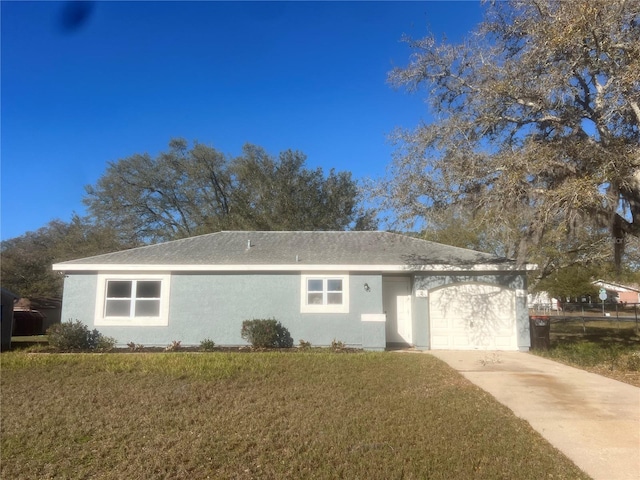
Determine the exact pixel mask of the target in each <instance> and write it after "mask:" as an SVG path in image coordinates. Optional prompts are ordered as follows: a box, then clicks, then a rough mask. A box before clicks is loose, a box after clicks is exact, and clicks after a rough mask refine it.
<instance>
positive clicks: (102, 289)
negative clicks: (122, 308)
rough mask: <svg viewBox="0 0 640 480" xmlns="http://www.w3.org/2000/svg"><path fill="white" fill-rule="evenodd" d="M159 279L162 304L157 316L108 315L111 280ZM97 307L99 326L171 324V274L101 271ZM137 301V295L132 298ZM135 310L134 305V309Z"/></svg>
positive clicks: (96, 318)
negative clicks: (108, 291) (108, 293)
mask: <svg viewBox="0 0 640 480" xmlns="http://www.w3.org/2000/svg"><path fill="white" fill-rule="evenodd" d="M118 280H122V281H131V282H135V283H137V282H140V281H159V282H160V299H159V301H160V306H159V314H158V315H157V316H133V314H130V315H128V316H112V317H108V316H107V315H106V302H107V284H108V282H109V281H118ZM96 288H97V289H96V307H95V315H94V325H95V326H97V327H107V326H109V327H111V326H118V327H124V326H130V327H150V326H167V325H169V294H170V288H171V275H169V274H166V273H165V274H155V273H154V274H149V273H137V274H131V273H99V274H98V285H97V287H96ZM133 301H135V297H134V299H133V300H132V303H133ZM131 311H132V312H133V307H132V310H131Z"/></svg>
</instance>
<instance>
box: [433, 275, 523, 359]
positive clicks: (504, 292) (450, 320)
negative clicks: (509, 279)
mask: <svg viewBox="0 0 640 480" xmlns="http://www.w3.org/2000/svg"><path fill="white" fill-rule="evenodd" d="M429 322H430V329H431V348H433V349H459V350H467V349H504V350H515V349H516V329H515V296H514V292H513V291H512V290H509V289H506V288H502V287H498V286H495V285H482V284H458V285H452V286H449V287H445V288H442V289H440V290H435V291H434V292H432V293H430V295H429Z"/></svg>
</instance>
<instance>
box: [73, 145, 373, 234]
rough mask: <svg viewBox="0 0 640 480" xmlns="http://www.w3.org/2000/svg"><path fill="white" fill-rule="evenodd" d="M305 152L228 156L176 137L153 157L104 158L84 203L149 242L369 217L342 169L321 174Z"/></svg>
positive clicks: (336, 225) (336, 226)
mask: <svg viewBox="0 0 640 480" xmlns="http://www.w3.org/2000/svg"><path fill="white" fill-rule="evenodd" d="M305 163H306V156H305V155H304V154H303V153H301V152H297V151H292V150H287V151H285V152H282V153H281V154H280V155H279V157H278V158H274V157H272V156H271V155H269V154H268V153H267V152H266V151H265V150H264V149H262V148H261V147H258V146H255V145H250V144H247V145H245V146H244V147H243V150H242V154H241V155H240V156H238V157H236V158H230V157H228V156H226V155H224V154H222V153H221V152H219V151H217V150H216V149H214V148H213V147H209V146H206V145H203V144H200V143H195V144H194V145H193V146H192V147H191V148H189V146H188V144H187V142H186V141H185V140H183V139H175V140H172V141H171V142H170V144H169V150H168V151H167V152H163V153H161V154H159V155H158V156H157V157H155V158H153V157H151V156H150V155H148V154H136V155H133V156H131V157H128V158H124V159H121V160H118V161H117V162H113V163H110V164H109V165H108V167H107V170H106V172H105V173H104V175H103V176H102V177H100V179H99V180H98V182H97V183H96V185H93V186H87V187H86V191H87V195H86V196H85V199H84V203H85V204H86V205H87V207H88V211H89V213H90V215H91V216H92V218H94V219H95V220H96V221H97V222H98V223H100V224H104V225H109V226H111V227H113V228H114V229H115V230H117V231H118V232H119V233H120V234H121V235H122V236H123V237H124V238H126V239H127V240H128V241H134V242H141V243H149V242H156V241H166V240H172V239H176V238H182V237H189V236H193V235H199V234H203V233H210V232H216V231H220V230H343V229H346V228H348V227H349V226H350V225H357V226H362V225H363V222H362V219H363V218H369V217H368V216H367V212H364V211H362V209H360V208H359V204H358V189H357V184H356V182H355V181H354V180H353V179H352V178H351V174H350V173H349V172H339V173H336V172H335V171H334V170H331V171H330V172H329V174H328V176H325V175H324V172H323V170H322V169H321V168H317V169H315V170H311V169H308V168H306V167H305Z"/></svg>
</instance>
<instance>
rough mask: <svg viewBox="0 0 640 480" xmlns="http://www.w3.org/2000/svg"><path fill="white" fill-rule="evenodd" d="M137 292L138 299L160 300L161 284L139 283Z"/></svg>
mask: <svg viewBox="0 0 640 480" xmlns="http://www.w3.org/2000/svg"><path fill="white" fill-rule="evenodd" d="M136 290H137V291H136V298H160V282H158V281H151V280H146V281H139V282H138V287H137V289H136Z"/></svg>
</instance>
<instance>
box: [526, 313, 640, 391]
mask: <svg viewBox="0 0 640 480" xmlns="http://www.w3.org/2000/svg"><path fill="white" fill-rule="evenodd" d="M635 327H636V326H635V322H616V321H615V320H611V321H589V322H586V323H584V324H583V323H582V321H581V320H575V321H562V322H557V323H555V322H554V323H552V324H551V348H550V349H549V351H539V350H533V351H532V352H534V353H537V354H538V355H541V356H544V357H547V358H551V359H553V360H557V361H560V362H563V363H566V364H569V365H573V366H576V367H578V368H582V369H585V370H588V371H591V372H594V373H598V374H600V375H603V376H606V377H609V378H613V379H615V380H619V381H622V382H625V383H629V384H631V385H635V386H636V387H640V336H639V335H638V333H637V331H636V328H635Z"/></svg>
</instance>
